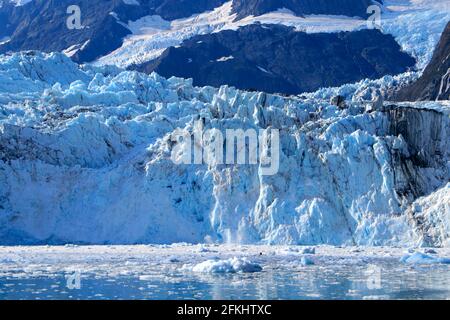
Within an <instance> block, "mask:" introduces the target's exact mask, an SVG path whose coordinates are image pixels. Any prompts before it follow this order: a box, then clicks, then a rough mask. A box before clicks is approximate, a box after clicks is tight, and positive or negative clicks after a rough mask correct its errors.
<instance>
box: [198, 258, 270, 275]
mask: <svg viewBox="0 0 450 320" xmlns="http://www.w3.org/2000/svg"><path fill="white" fill-rule="evenodd" d="M192 271H194V272H204V273H238V272H245V273H250V272H260V271H262V267H261V266H260V265H258V264H256V263H253V262H251V261H249V260H247V259H246V258H236V257H235V258H232V259H228V260H218V261H215V260H208V261H205V262H202V263H199V264H197V265H196V266H194V267H193V268H192Z"/></svg>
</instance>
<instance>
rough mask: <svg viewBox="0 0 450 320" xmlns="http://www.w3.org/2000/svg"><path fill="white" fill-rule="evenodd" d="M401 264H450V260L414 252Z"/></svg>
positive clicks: (402, 260)
mask: <svg viewBox="0 0 450 320" xmlns="http://www.w3.org/2000/svg"><path fill="white" fill-rule="evenodd" d="M400 262H403V263H406V264H450V259H448V258H439V257H434V256H431V255H428V254H425V253H422V252H414V253H412V254H406V255H404V256H403V257H402V258H401V259H400Z"/></svg>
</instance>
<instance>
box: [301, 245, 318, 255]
mask: <svg viewBox="0 0 450 320" xmlns="http://www.w3.org/2000/svg"><path fill="white" fill-rule="evenodd" d="M302 253H303V254H316V248H314V247H308V248H304V249H303V250H302Z"/></svg>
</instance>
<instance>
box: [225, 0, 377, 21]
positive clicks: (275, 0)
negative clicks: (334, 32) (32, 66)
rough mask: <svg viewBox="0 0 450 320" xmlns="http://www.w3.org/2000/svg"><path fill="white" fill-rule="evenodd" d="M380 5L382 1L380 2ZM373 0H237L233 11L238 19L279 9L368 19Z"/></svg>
mask: <svg viewBox="0 0 450 320" xmlns="http://www.w3.org/2000/svg"><path fill="white" fill-rule="evenodd" d="M379 2H380V3H381V2H382V1H379ZM372 4H374V1H372V0H235V1H233V11H234V12H235V13H236V14H237V19H242V18H244V17H248V16H259V15H262V14H264V13H268V12H272V11H276V10H278V9H288V10H291V11H292V12H294V13H295V14H297V15H308V14H324V15H345V16H350V17H351V16H359V17H363V18H365V17H367V16H368V13H367V8H368V7H369V6H371V5H372Z"/></svg>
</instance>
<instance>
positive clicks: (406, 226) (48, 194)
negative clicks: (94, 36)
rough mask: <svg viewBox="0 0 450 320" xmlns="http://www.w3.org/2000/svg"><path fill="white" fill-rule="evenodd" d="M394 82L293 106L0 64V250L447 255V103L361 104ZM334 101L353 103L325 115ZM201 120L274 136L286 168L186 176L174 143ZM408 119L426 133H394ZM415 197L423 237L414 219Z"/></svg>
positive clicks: (55, 63) (116, 73) (266, 98)
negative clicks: (403, 249)
mask: <svg viewBox="0 0 450 320" xmlns="http://www.w3.org/2000/svg"><path fill="white" fill-rule="evenodd" d="M395 81H396V79H395V78H393V77H385V78H383V79H381V80H378V81H363V82H361V83H359V84H357V85H356V84H355V85H351V86H344V87H342V88H336V89H329V90H321V91H319V92H317V93H315V94H311V95H309V96H305V97H302V98H300V97H291V98H286V97H281V96H277V95H268V94H264V93H258V92H244V91H239V90H236V89H234V88H231V87H227V86H223V87H221V88H220V89H215V88H211V87H204V88H197V87H193V86H192V81H190V80H182V79H177V78H171V79H168V80H166V79H164V78H162V77H160V76H158V75H156V74H152V75H145V74H141V73H137V72H130V71H123V70H121V69H118V68H116V67H93V66H78V65H77V64H75V63H73V62H72V61H71V60H70V59H69V58H67V57H66V56H65V55H63V54H42V53H36V52H26V53H17V54H13V55H6V56H0V243H1V244H31V243H46V244H47V243H50V244H51V243H67V242H69V243H90V244H94V243H95V244H99V243H100V244H102V243H114V244H131V243H160V244H161V243H175V242H190V243H202V242H219V243H260V244H306V245H312V244H338V245H341V244H349V245H400V246H401V245H411V244H417V243H420V242H421V241H425V240H426V241H428V240H429V239H431V240H433V239H436V243H431V245H433V244H439V245H448V244H449V242H448V232H447V233H445V232H441V231H440V230H442V229H443V228H444V229H445V228H446V227H445V225H443V224H442V223H441V222H439V219H441V220H445V219H447V218H446V217H448V210H449V209H448V206H445V205H444V206H442V207H440V206H439V204H438V203H436V204H432V203H431V202H430V203H429V201H428V200H427V199H430V201H434V200H433V199H434V196H433V192H434V191H435V190H438V189H440V190H439V191H438V192H439V196H438V195H437V194H436V197H439V198H440V199H446V198H448V192H449V190H448V188H446V189H445V188H444V189H442V188H443V187H444V186H445V185H446V183H447V182H448V181H449V180H450V174H449V172H450V162H449V159H450V155H449V152H450V142H449V139H448V137H449V136H450V132H449V130H450V123H449V122H450V117H449V114H450V104H449V103H448V102H440V103H438V102H435V103H434V102H433V103H423V104H409V105H404V106H402V107H399V109H395V108H394V107H392V108H394V109H392V108H391V109H389V107H388V106H385V107H386V108H387V109H386V110H378V111H375V112H371V113H368V112H365V109H364V104H363V103H361V102H360V101H361V99H364V100H367V99H370V97H371V96H373V95H376V94H377V92H378V91H380V90H384V89H385V88H386V87H391V86H392V84H393V83H395ZM333 92H338V93H341V94H343V95H344V96H345V97H346V99H347V101H348V102H351V101H353V102H354V103H353V104H351V105H350V107H349V108H348V109H345V110H340V109H338V108H337V107H336V106H332V105H330V103H329V99H328V98H329V95H330V94H332V93H333ZM408 118H410V119H409V120H408ZM199 119H201V120H202V121H203V122H204V125H205V128H207V129H209V128H216V129H218V130H220V131H225V130H226V129H244V130H246V129H250V128H251V129H266V128H274V129H279V130H280V140H281V152H280V162H281V163H280V171H279V173H278V174H277V175H274V176H261V175H260V171H259V170H258V166H255V165H240V166H235V165H211V166H208V165H175V164H174V163H173V162H172V161H171V159H170V156H171V148H172V142H171V139H170V137H171V135H172V133H173V132H174V130H176V129H177V128H186V129H189V128H192V126H193V124H194V123H195V122H197V121H198V120H199ZM405 119H406V121H413V120H414V119H416V120H414V121H418V122H415V124H414V130H416V131H413V132H412V134H411V137H408V136H405V137H403V136H401V135H399V136H397V135H393V134H392V130H393V127H398V128H402V123H403V122H402V121H405ZM417 119H419V120H417ZM429 130H432V133H433V134H430V133H429ZM408 139H409V140H408ZM418 146H423V150H421V151H420V153H419V155H420V154H421V155H426V154H431V153H433V152H434V153H433V156H431V157H430V159H429V161H425V162H427V163H426V164H421V165H415V164H414V163H412V162H411V161H409V160H408V159H409V158H408V157H409V154H408V152H409V151H408V150H409V149H411V148H413V147H414V148H416V147H418ZM419 164H420V163H419ZM405 168H407V169H408V170H406V169H405ZM405 170H406V171H405ZM405 172H406V173H405ZM409 174H410V175H409ZM417 177H420V178H421V180H420V183H418V182H417V181H416V180H414V179H417ZM418 189H420V190H421V194H423V195H429V197H430V198H424V199H422V200H419V201H420V202H419V203H422V202H423V204H422V207H423V208H424V210H428V209H427V208H428V207H429V208H430V210H431V211H429V212H430V214H425V215H424V217H423V219H422V220H423V221H422V225H424V224H425V225H426V226H427V228H426V229H424V228H420V227H419V222H420V221H418V217H417V216H416V215H413V214H411V204H412V201H414V199H415V196H414V193H415V192H418V191H417V190H418ZM398 190H401V191H402V192H398ZM427 212H428V211H427ZM433 212H434V213H433ZM447 222H448V219H447ZM446 230H448V225H447V229H446ZM441 234H442V236H435V235H441Z"/></svg>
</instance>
